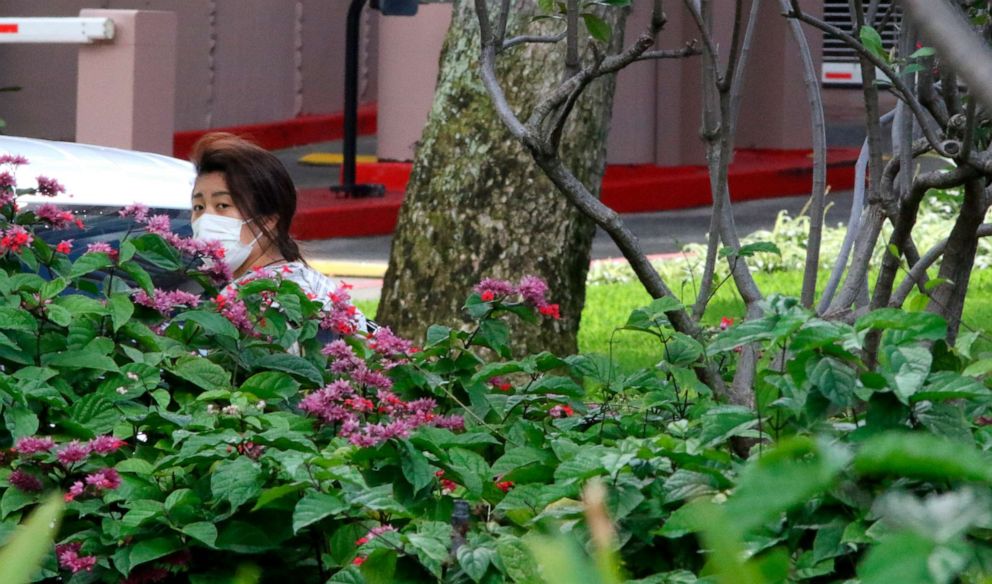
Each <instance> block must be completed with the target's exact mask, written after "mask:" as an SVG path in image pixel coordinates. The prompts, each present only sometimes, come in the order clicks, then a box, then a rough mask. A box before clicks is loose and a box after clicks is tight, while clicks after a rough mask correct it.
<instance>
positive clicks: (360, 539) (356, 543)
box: [355, 537, 369, 560]
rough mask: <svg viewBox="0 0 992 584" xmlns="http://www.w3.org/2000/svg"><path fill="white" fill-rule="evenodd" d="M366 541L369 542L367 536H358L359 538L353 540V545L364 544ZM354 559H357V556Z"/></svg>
mask: <svg viewBox="0 0 992 584" xmlns="http://www.w3.org/2000/svg"><path fill="white" fill-rule="evenodd" d="M368 542H369V538H367V537H360V538H358V539H356V540H355V545H356V546H360V545H365V544H367V543H368ZM355 559H356V560H357V559H358V558H355Z"/></svg>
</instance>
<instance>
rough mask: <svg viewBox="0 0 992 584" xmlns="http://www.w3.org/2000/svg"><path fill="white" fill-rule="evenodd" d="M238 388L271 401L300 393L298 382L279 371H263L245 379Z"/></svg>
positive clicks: (290, 397) (288, 397)
mask: <svg viewBox="0 0 992 584" xmlns="http://www.w3.org/2000/svg"><path fill="white" fill-rule="evenodd" d="M240 389H241V391H243V392H245V393H251V394H254V395H256V396H258V398H259V399H264V400H268V401H273V400H276V399H292V398H293V397H296V396H297V395H299V393H300V384H299V382H298V381H296V380H295V379H293V378H292V377H290V376H289V375H287V374H285V373H282V372H281V371H263V372H261V373H256V374H255V375H252V376H251V377H249V378H248V379H246V380H245V382H244V383H242V384H241V388H240Z"/></svg>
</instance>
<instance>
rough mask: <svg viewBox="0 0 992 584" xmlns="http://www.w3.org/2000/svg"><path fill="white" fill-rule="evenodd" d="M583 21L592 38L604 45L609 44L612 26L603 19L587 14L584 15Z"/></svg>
mask: <svg viewBox="0 0 992 584" xmlns="http://www.w3.org/2000/svg"><path fill="white" fill-rule="evenodd" d="M582 20H583V22H585V24H586V29H587V30H588V31H589V35H590V36H592V38H594V39H596V40H597V41H600V42H604V43H606V42H609V40H610V36H611V35H612V32H613V31H611V30H610V25H608V24H606V22H605V21H604V20H603V19H602V18H600V17H598V16H596V15H595V14H592V13H589V12H586V13H584V14H583V15H582Z"/></svg>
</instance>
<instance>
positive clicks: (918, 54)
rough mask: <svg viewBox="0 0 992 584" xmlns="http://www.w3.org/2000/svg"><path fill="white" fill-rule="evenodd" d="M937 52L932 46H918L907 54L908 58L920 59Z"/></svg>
mask: <svg viewBox="0 0 992 584" xmlns="http://www.w3.org/2000/svg"><path fill="white" fill-rule="evenodd" d="M936 54H937V51H936V49H934V48H933V47H920V48H918V49H916V50H915V51H913V54H912V55H910V56H909V58H910V59H922V58H924V57H932V56H934V55H936Z"/></svg>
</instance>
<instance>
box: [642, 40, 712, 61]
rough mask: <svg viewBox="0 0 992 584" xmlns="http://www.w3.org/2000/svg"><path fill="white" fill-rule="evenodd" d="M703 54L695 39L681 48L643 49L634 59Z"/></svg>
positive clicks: (679, 57)
mask: <svg viewBox="0 0 992 584" xmlns="http://www.w3.org/2000/svg"><path fill="white" fill-rule="evenodd" d="M701 54H703V51H702V50H701V49H700V48H699V46H698V43H697V42H696V41H695V40H692V41H689V42H687V43H686V44H685V46H683V47H682V48H681V49H658V50H655V51H645V52H644V53H643V54H641V56H639V57H637V59H635V60H636V61H647V60H648V59H681V58H683V57H695V56H697V55H701Z"/></svg>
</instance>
